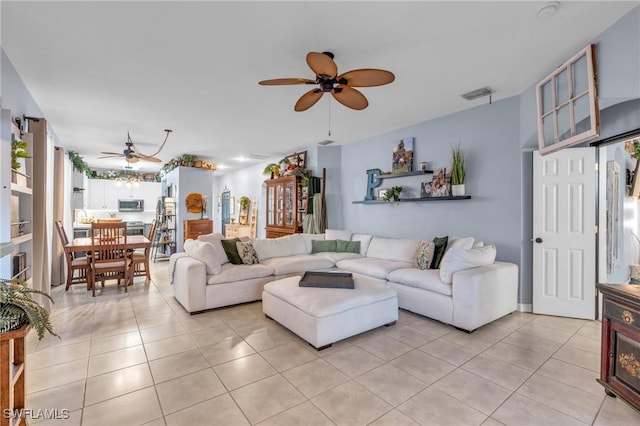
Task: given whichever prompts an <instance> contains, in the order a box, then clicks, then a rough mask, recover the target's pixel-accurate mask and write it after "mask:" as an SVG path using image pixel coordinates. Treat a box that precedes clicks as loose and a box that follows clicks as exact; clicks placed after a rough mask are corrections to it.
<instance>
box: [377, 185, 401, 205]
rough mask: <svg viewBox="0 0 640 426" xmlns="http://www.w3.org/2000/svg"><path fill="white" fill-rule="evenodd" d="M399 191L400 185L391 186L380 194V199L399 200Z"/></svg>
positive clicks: (387, 200)
mask: <svg viewBox="0 0 640 426" xmlns="http://www.w3.org/2000/svg"><path fill="white" fill-rule="evenodd" d="M401 192H402V187H401V186H392V187H391V188H389V189H387V192H385V193H384V195H383V196H382V199H383V200H384V201H386V202H387V203H388V202H391V201H395V202H399V201H400V193H401Z"/></svg>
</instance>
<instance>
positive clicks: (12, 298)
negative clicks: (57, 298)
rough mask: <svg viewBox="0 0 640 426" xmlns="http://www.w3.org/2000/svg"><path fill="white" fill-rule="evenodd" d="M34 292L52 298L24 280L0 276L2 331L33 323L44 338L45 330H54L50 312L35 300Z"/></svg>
mask: <svg viewBox="0 0 640 426" xmlns="http://www.w3.org/2000/svg"><path fill="white" fill-rule="evenodd" d="M33 294H41V295H43V296H45V297H46V298H48V299H49V300H51V302H52V303H53V299H51V296H49V295H48V294H47V293H45V292H43V291H40V290H36V289H33V288H29V287H27V285H26V283H25V281H24V280H18V279H15V280H7V279H5V278H0V333H3V332H7V331H11V330H15V329H18V328H20V327H22V326H23V325H24V324H27V323H28V324H31V325H32V326H33V328H35V330H36V332H37V333H38V338H39V339H42V338H43V337H44V334H45V332H48V333H50V334H52V335H54V336H58V335H57V334H55V333H54V332H53V327H52V325H51V320H50V319H49V312H48V311H47V310H46V309H45V308H44V307H42V306H41V305H40V304H39V303H38V302H36V301H35V300H33V297H32V295H33Z"/></svg>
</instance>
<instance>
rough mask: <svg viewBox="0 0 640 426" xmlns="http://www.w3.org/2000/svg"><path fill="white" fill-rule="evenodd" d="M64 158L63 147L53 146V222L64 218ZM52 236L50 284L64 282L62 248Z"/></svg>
mask: <svg viewBox="0 0 640 426" xmlns="http://www.w3.org/2000/svg"><path fill="white" fill-rule="evenodd" d="M64 160H65V155H64V149H62V148H61V147H55V150H54V152H53V222H56V221H58V220H60V221H63V220H64V207H65V202H64V199H65V191H64V188H65V185H64V175H65V173H64V163H65V161H64ZM52 237H53V238H52V242H53V245H52V247H51V285H61V284H64V283H65V267H64V262H65V259H64V248H63V247H62V244H60V238H58V236H57V235H52Z"/></svg>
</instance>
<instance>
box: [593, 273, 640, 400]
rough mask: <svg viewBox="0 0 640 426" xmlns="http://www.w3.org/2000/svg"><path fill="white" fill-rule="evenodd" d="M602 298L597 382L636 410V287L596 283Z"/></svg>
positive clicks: (639, 294)
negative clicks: (598, 377)
mask: <svg viewBox="0 0 640 426" xmlns="http://www.w3.org/2000/svg"><path fill="white" fill-rule="evenodd" d="M598 289H599V290H600V292H601V293H602V296H603V307H604V309H603V316H602V351H601V359H600V379H599V380H598V382H600V383H601V384H602V386H604V388H605V392H606V393H607V395H610V396H618V397H620V398H622V399H624V400H625V401H627V402H628V403H629V404H630V405H631V406H633V407H634V408H635V409H636V410H638V411H640V286H638V285H627V284H598Z"/></svg>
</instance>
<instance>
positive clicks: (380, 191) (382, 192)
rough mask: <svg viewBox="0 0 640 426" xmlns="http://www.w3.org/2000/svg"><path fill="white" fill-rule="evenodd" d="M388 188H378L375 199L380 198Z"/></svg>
mask: <svg viewBox="0 0 640 426" xmlns="http://www.w3.org/2000/svg"><path fill="white" fill-rule="evenodd" d="M388 190H389V189H388V188H383V189H378V197H377V199H378V200H382V199H383V198H384V196H385V194H386V193H387V191H388Z"/></svg>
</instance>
